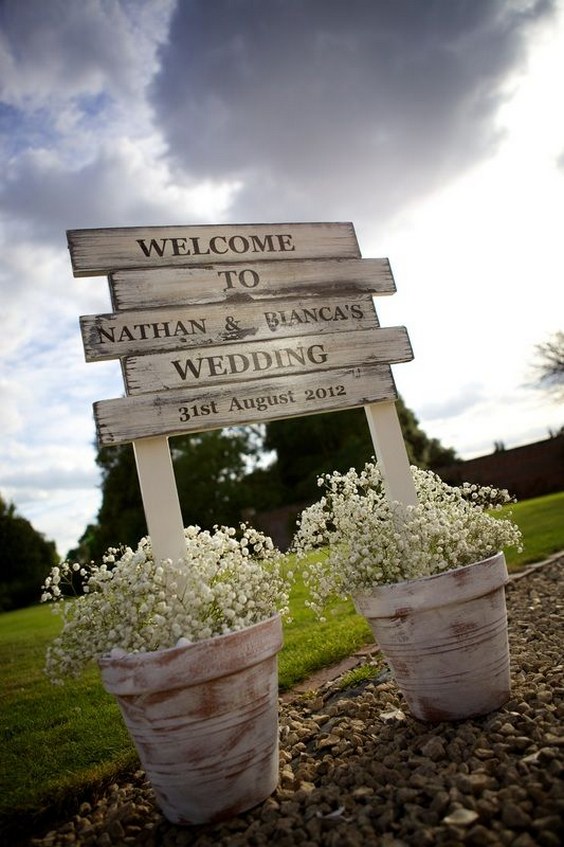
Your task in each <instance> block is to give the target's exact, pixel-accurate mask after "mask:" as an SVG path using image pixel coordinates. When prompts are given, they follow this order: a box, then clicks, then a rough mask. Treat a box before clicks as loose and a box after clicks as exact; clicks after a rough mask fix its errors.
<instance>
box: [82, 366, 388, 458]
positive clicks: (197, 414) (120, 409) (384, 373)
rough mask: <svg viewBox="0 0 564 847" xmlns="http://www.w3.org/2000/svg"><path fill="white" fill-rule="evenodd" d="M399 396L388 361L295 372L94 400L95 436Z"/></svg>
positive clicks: (189, 428) (260, 418)
mask: <svg viewBox="0 0 564 847" xmlns="http://www.w3.org/2000/svg"><path fill="white" fill-rule="evenodd" d="M396 397H397V394H396V389H395V385H394V380H393V377H392V373H391V368H390V367H389V365H363V366H361V367H355V368H337V369H335V370H330V371H322V372H319V371H313V372H308V373H306V374H295V375H293V376H292V378H291V380H288V378H287V377H278V378H275V379H272V380H264V381H262V380H249V381H246V382H239V383H237V384H236V385H232V384H230V383H222V384H221V385H219V386H217V387H215V388H214V389H213V390H211V389H210V388H209V387H208V388H206V389H204V390H202V389H200V388H190V389H185V390H180V391H179V390H171V391H162V392H159V393H157V394H139V395H137V396H135V397H121V398H119V399H115V400H101V401H99V402H98V403H95V404H94V415H95V418H96V428H97V434H98V441H99V443H100V444H101V445H102V446H105V445H110V444H124V443H126V442H128V441H133V440H136V439H143V438H146V437H150V436H155V435H169V436H170V435H175V434H180V433H186V432H202V431H205V430H211V429H220V428H221V427H225V426H240V425H243V424H249V423H260V422H265V421H269V420H275V419H279V418H291V417H298V416H301V415H312V414H316V413H318V412H327V411H331V410H334V409H345V408H350V407H353V406H364V405H366V404H367V403H373V402H375V401H380V400H393V399H395V398H396Z"/></svg>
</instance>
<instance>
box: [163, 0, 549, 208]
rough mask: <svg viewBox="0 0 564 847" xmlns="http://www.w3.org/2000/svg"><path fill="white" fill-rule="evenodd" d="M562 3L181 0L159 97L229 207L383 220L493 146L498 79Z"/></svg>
mask: <svg viewBox="0 0 564 847" xmlns="http://www.w3.org/2000/svg"><path fill="white" fill-rule="evenodd" d="M553 11H554V2H553V0H530V2H527V0H522V2H518V1H517V0H426V1H425V0H393V2H392V0H346V2H345V0H266V2H265V0H260V1H259V0H213V2H208V0H192V2H190V1H189V0H188V2H180V3H179V4H178V6H177V9H176V12H175V14H174V15H173V18H172V21H171V26H170V32H169V41H168V43H167V44H166V45H163V48H162V52H161V69H160V73H159V74H158V76H157V77H156V79H155V82H154V84H153V88H152V91H151V96H152V100H153V104H154V108H155V112H156V119H157V120H156V122H157V125H158V126H159V128H160V130H161V131H162V132H163V133H164V135H165V138H166V140H167V142H168V145H169V151H170V157H171V160H172V161H173V162H175V163H176V165H177V166H178V167H180V168H182V169H184V170H186V171H188V172H190V173H192V174H193V175H194V176H195V177H197V178H205V177H213V178H239V179H242V180H243V181H244V188H243V190H242V191H241V192H240V194H239V197H238V201H237V202H236V204H235V207H234V208H233V212H234V213H235V214H234V215H231V217H237V216H238V215H239V216H240V217H243V218H244V217H247V218H248V217H249V216H250V217H252V218H255V219H268V218H271V219H272V218H273V217H280V216H286V215H290V216H294V217H297V216H299V217H302V218H305V219H307V218H325V219H330V218H335V217H337V218H338V217H355V216H357V215H361V216H364V215H369V216H370V217H372V218H374V217H381V216H382V215H383V214H388V215H389V214H390V213H391V212H393V211H394V210H397V208H398V207H400V206H401V205H402V204H403V203H405V202H406V201H408V200H410V199H412V198H417V196H418V195H420V194H421V193H423V192H426V191H429V190H432V189H433V188H435V187H437V186H438V185H440V184H441V183H442V182H443V181H446V180H448V179H449V178H451V177H452V176H453V175H454V174H456V173H459V172H461V171H462V170H463V169H464V168H466V167H468V166H469V165H471V164H472V163H473V162H475V161H477V160H480V159H481V158H482V157H484V156H487V155H489V154H491V153H493V152H494V151H495V148H496V144H497V142H498V140H499V139H498V137H497V135H496V128H495V124H494V122H493V120H492V119H493V117H494V115H495V111H496V108H497V106H498V105H499V104H500V101H501V99H502V97H503V96H504V95H503V91H502V88H501V86H502V84H503V83H504V82H505V81H506V79H507V75H508V74H509V73H510V72H511V71H512V70H513V69H517V68H518V67H519V66H520V64H521V63H522V61H523V59H524V45H525V41H526V37H527V36H528V34H529V31H530V28H531V27H532V26H533V25H534V23H535V22H537V21H539V20H541V19H548V18H549V17H550V15H551V14H552V12H553Z"/></svg>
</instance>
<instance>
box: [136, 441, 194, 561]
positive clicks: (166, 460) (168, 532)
mask: <svg viewBox="0 0 564 847" xmlns="http://www.w3.org/2000/svg"><path fill="white" fill-rule="evenodd" d="M133 451H134V454H135V463H136V465H137V475H138V477H139V485H140V488H141V497H142V499H143V509H144V512H145V519H146V521H147V529H148V532H149V535H150V536H151V544H152V547H153V551H154V554H155V559H156V561H162V560H163V559H172V561H173V562H176V561H178V559H180V558H183V557H184V555H185V554H186V542H185V540H184V526H183V521H182V512H181V510H180V502H179V500H178V491H177V488H176V479H175V477H174V470H173V466H172V459H171V455H170V449H169V446H168V439H167V438H165V437H163V436H159V437H157V438H140V439H138V440H136V441H134V442H133Z"/></svg>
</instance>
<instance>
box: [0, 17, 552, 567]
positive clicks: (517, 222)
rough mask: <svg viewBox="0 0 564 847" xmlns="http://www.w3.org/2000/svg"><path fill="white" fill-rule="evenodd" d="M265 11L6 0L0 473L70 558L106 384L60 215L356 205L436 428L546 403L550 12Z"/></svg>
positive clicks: (279, 213) (546, 420) (466, 428)
mask: <svg viewBox="0 0 564 847" xmlns="http://www.w3.org/2000/svg"><path fill="white" fill-rule="evenodd" d="M345 6H346V12H345V11H344V8H345ZM267 8H268V11H267V12H266V11H263V12H262V13H261V14H260V15H257V14H254V11H255V9H256V4H255V3H254V2H250V0H240V2H238V3H237V4H233V3H230V2H229V3H228V2H224V0H214V3H209V2H207V0H193V2H190V3H186V2H179V3H175V2H173V0H143V2H135V3H133V2H130V0H104V2H100V0H83V2H80V3H76V2H74V0H49V2H48V3H47V2H44V0H4V2H3V3H2V4H1V5H0V24H1V26H0V155H1V156H2V161H3V164H4V167H3V168H2V169H1V171H0V250H1V252H2V266H1V269H0V296H1V298H2V299H1V302H2V306H1V309H2V321H3V332H2V335H1V336H0V355H1V356H2V371H1V374H2V376H1V384H0V389H1V391H2V406H1V410H0V421H1V424H2V433H3V439H2V440H1V441H0V493H1V494H2V496H4V497H8V498H13V499H14V501H15V502H16V505H17V506H18V508H19V509H20V511H21V512H22V513H23V514H24V515H25V516H26V517H28V518H29V519H30V520H32V522H33V523H34V525H35V526H36V527H37V528H38V529H39V530H40V531H43V532H44V533H45V534H46V535H47V537H54V538H56V540H57V543H58V546H59V551H60V552H62V553H65V552H66V551H67V549H68V548H70V547H72V546H74V544H75V543H76V540H77V539H78V537H79V536H80V535H81V533H82V532H83V530H84V528H85V526H86V524H87V523H88V522H89V521H91V520H92V519H93V518H94V517H95V514H96V511H97V508H98V505H99V499H100V491H99V488H98V481H99V473H98V469H97V468H96V465H95V462H94V457H95V448H94V445H93V440H94V423H93V419H92V410H91V405H92V403H93V402H94V401H96V400H100V399H103V398H105V397H115V396H119V395H120V394H121V393H122V390H123V386H122V381H121V374H120V369H119V366H118V364H117V363H116V362H105V363H97V364H88V365H87V364H86V363H85V362H84V357H83V352H82V347H81V339H80V333H79V329H78V316H79V315H80V314H95V313H98V312H106V311H108V310H109V296H108V289H107V284H106V281H105V280H104V279H103V278H93V279H74V278H73V276H72V272H71V268H70V261H69V256H68V252H67V247H66V238H65V230H66V229H69V228H72V229H75V228H81V227H95V226H100V227H107V226H127V225H149V224H167V223H190V222H206V221H210V222H220V221H224V220H234V221H237V220H239V221H243V220H247V221H248V220H251V221H260V220H276V219H278V220H283V219H287V220H316V219H317V220H331V219H335V220H346V219H350V220H353V221H354V223H355V226H356V229H357V233H358V236H359V241H360V244H361V248H362V250H363V254H364V255H365V256H383V255H389V257H390V259H391V262H392V268H393V270H394V273H395V275H396V279H397V284H398V294H397V295H395V296H394V297H392V298H382V300H381V301H380V302H379V303H378V311H379V314H380V317H381V321H382V323H383V324H394V323H399V324H405V325H407V327H408V329H409V332H410V336H411V338H412V341H413V346H414V350H415V360H414V362H412V363H409V364H405V365H398V366H396V367H395V368H394V372H395V376H396V381H397V383H398V386H399V388H400V391H401V393H402V395H403V397H404V399H405V401H406V403H407V404H408V406H409V407H410V408H413V409H414V411H415V412H416V414H417V415H418V417H419V418H420V421H421V424H422V426H423V428H424V429H425V430H426V431H427V433H428V434H429V435H430V436H431V437H436V438H439V439H440V440H441V441H442V442H443V443H444V444H445V446H453V447H454V448H455V449H457V450H458V451H459V453H460V454H461V455H463V456H469V455H474V454H476V453H479V452H489V451H490V450H491V449H493V443H494V441H503V442H504V443H506V446H511V445H512V444H514V443H515V444H517V443H525V442H526V441H527V440H535V439H537V438H543V437H545V435H546V434H547V430H548V428H549V427H550V428H553V429H558V428H559V426H561V425H562V423H564V421H562V420H561V413H560V410H559V408H558V407H557V406H555V405H553V404H551V403H550V402H549V401H548V399H546V398H545V396H544V395H542V394H540V393H539V392H535V391H533V390H532V389H530V388H527V387H526V386H525V385H524V384H525V383H526V381H527V374H528V364H529V362H530V358H531V356H532V351H533V348H534V345H535V344H537V343H539V342H542V341H543V340H544V339H545V337H546V335H547V334H548V333H549V332H551V331H554V330H556V329H561V328H562V327H561V309H560V308H559V303H560V302H561V295H560V288H561V279H562V273H563V271H564V267H563V259H562V255H561V253H562V251H561V232H560V230H561V221H562V220H563V219H564V208H563V206H564V201H563V200H562V197H563V193H562V178H563V176H564V173H563V170H562V155H563V154H562V151H563V150H564V117H563V113H562V110H561V109H559V108H558V107H557V104H558V103H559V102H560V99H561V92H560V82H561V80H562V78H564V50H563V49H562V46H563V44H564V12H563V10H562V8H561V6H560V5H559V4H557V3H553V2H549V0H530V1H529V0H527V2H522V3H519V4H517V3H515V2H513V0H511V2H509V0H476V2H473V3H462V2H458V0H439V3H438V4H434V5H432V7H430V6H429V5H428V4H423V3H421V2H420V0H398V2H395V3H393V4H392V3H390V4H381V3H380V4H377V3H372V4H370V3H365V2H358V0H350V2H349V3H347V4H343V3H342V2H341V0H309V2H308V3H307V4H304V3H288V2H287V1H286V0H269V4H268V7H267ZM559 167H560V170H558V168H559Z"/></svg>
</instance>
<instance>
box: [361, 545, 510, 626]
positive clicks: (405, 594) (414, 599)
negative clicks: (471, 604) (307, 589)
mask: <svg viewBox="0 0 564 847" xmlns="http://www.w3.org/2000/svg"><path fill="white" fill-rule="evenodd" d="M476 571H478V572H479V573H478V574H476V573H475V572H476ZM508 579H509V577H508V573H507V565H506V562H505V555H504V553H503V551H499V552H497V553H494V555H493V556H488V557H487V558H485V559H479V560H478V561H476V562H470V563H469V564H467V565H461V566H460V567H457V568H451V569H449V570H445V571H441V572H440V573H437V574H431V575H429V576H422V577H417V578H415V579H406V580H402V581H401V582H392V583H385V584H383V585H375V586H374V587H373V588H372V589H370V590H369V591H362V592H360V591H359V592H355V593H354V595H353V602H354V605H355V608H356V609H357V611H358V612H360V614H363V615H366V616H367V617H387V616H397V615H402V614H407V613H408V612H410V611H414V610H418V611H421V610H423V609H431V608H435V607H437V606H441V605H446V604H448V603H451V602H452V603H455V602H465V601H467V600H473V599H476V598H478V597H481V596H483V595H485V594H489V593H491V592H492V591H494V590H496V589H498V588H503V587H504V586H505V585H506V584H507V582H508ZM438 582H440V583H443V584H444V587H443V590H442V592H440V593H439V594H438V590H437V589H438V586H437V583H438ZM376 613H377V614H376Z"/></svg>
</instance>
